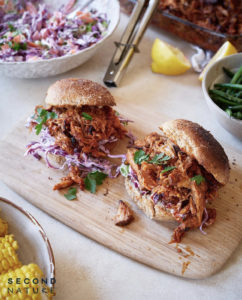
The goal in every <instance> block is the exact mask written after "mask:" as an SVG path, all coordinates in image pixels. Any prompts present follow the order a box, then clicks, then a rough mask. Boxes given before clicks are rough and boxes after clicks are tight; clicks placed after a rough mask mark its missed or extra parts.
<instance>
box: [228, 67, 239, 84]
mask: <svg viewBox="0 0 242 300" xmlns="http://www.w3.org/2000/svg"><path fill="white" fill-rule="evenodd" d="M241 76H242V66H241V67H240V68H239V70H238V71H237V72H236V73H235V74H234V76H233V78H232V80H231V82H230V83H238V82H240V80H241V78H240V77H241Z"/></svg>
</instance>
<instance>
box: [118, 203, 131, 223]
mask: <svg viewBox="0 0 242 300" xmlns="http://www.w3.org/2000/svg"><path fill="white" fill-rule="evenodd" d="M133 220H134V216H133V212H132V210H131V209H130V207H129V206H128V205H127V204H126V203H125V202H124V201H122V200H119V207H118V211H117V214H116V216H115V218H114V222H115V225H117V226H126V225H128V224H130V223H131V222H132V221H133Z"/></svg>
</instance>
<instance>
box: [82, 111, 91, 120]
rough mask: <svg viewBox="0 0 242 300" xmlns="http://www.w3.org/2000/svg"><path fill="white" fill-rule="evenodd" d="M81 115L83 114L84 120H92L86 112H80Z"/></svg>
mask: <svg viewBox="0 0 242 300" xmlns="http://www.w3.org/2000/svg"><path fill="white" fill-rule="evenodd" d="M82 116H83V118H85V119H86V120H90V121H91V120H92V116H90V115H89V114H87V113H85V112H83V113H82Z"/></svg>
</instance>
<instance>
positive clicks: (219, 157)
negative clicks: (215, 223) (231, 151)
mask: <svg viewBox="0 0 242 300" xmlns="http://www.w3.org/2000/svg"><path fill="white" fill-rule="evenodd" d="M160 129H161V130H162V131H163V132H164V133H165V135H166V136H167V137H168V138H170V139H171V140H172V141H173V142H174V143H175V144H176V145H177V146H179V147H180V149H181V150H182V151H184V152H185V153H187V154H188V155H189V156H191V157H193V158H195V159H196V160H197V161H198V163H199V164H200V165H202V166H203V167H204V168H205V169H206V170H207V171H208V172H209V173H211V174H212V175H213V176H214V178H215V179H216V180H217V181H218V182H219V183H221V184H223V185H224V184H226V183H227V182H228V179H229V161H228V157H227V155H226V154H225V152H224V149H223V147H222V146H221V145H220V144H219V142H218V141H217V140H216V139H215V138H214V137H213V136H212V134H211V133H210V132H209V131H207V130H205V129H204V128H203V127H202V126H200V125H198V124H197V123H193V122H191V121H187V120H182V119H180V120H173V121H169V122H166V123H164V124H163V125H162V126H161V127H160Z"/></svg>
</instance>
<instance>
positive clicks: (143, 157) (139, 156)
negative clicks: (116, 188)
mask: <svg viewBox="0 0 242 300" xmlns="http://www.w3.org/2000/svg"><path fill="white" fill-rule="evenodd" d="M148 160H149V154H145V152H144V151H143V150H137V151H136V152H135V154H134V162H135V163H136V164H137V165H140V164H141V163H142V161H148Z"/></svg>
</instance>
